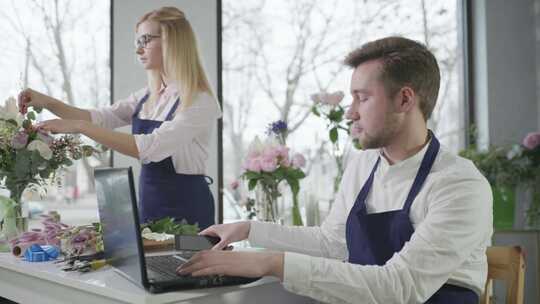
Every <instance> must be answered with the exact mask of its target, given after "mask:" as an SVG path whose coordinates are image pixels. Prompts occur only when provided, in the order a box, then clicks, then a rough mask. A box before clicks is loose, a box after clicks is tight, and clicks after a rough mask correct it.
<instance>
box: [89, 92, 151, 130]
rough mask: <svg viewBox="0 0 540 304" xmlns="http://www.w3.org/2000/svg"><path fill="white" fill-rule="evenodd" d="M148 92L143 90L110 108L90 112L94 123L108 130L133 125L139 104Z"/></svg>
mask: <svg viewBox="0 0 540 304" xmlns="http://www.w3.org/2000/svg"><path fill="white" fill-rule="evenodd" d="M146 92H147V89H141V90H139V91H137V92H135V93H132V94H131V95H129V96H128V97H127V98H125V99H121V100H118V101H116V102H115V103H113V104H112V105H110V106H107V107H102V108H98V109H90V110H88V111H89V112H90V117H91V120H92V123H93V124H96V125H98V126H100V127H103V128H107V129H116V128H120V127H123V126H127V125H129V124H131V120H132V116H133V113H134V112H135V108H136V107H137V103H138V102H139V100H140V99H141V98H142V97H143V96H144V95H145V94H146Z"/></svg>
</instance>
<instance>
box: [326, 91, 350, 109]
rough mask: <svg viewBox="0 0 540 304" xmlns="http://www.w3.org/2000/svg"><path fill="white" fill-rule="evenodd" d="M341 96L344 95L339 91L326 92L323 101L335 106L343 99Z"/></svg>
mask: <svg viewBox="0 0 540 304" xmlns="http://www.w3.org/2000/svg"><path fill="white" fill-rule="evenodd" d="M343 97H345V95H344V94H343V92H341V91H337V92H334V93H331V94H326V96H325V98H324V99H323V103H326V104H328V105H331V106H337V105H339V104H340V103H341V101H342V100H343Z"/></svg>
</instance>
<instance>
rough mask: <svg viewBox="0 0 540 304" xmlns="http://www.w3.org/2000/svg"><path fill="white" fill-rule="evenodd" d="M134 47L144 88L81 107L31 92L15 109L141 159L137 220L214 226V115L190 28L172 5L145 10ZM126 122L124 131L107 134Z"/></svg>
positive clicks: (59, 130)
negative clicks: (41, 112)
mask: <svg viewBox="0 0 540 304" xmlns="http://www.w3.org/2000/svg"><path fill="white" fill-rule="evenodd" d="M135 31H136V39H135V48H136V54H137V56H138V59H139V61H140V63H141V64H142V66H143V67H144V69H145V70H146V71H147V75H148V86H147V87H146V88H144V89H141V90H139V91H137V92H135V93H133V94H131V96H129V97H128V98H127V99H124V100H120V101H118V102H116V103H114V104H113V105H112V106H109V107H105V108H101V109H93V110H85V109H80V108H76V107H73V106H70V105H67V104H65V103H63V102H61V101H59V100H56V99H54V98H52V97H49V96H46V95H43V94H41V93H39V92H36V91H34V90H31V89H26V90H24V91H22V92H21V93H20V94H19V108H20V109H21V112H23V113H25V112H26V110H27V108H28V107H30V106H33V107H42V108H45V109H47V110H49V111H51V112H52V113H54V114H56V115H57V116H59V117H60V118H61V119H53V120H48V121H44V122H42V123H41V124H40V128H42V129H44V130H46V131H50V132H52V133H81V134H84V135H86V136H88V137H90V138H92V139H93V140H95V141H96V142H98V143H101V144H103V145H105V146H107V147H109V148H111V149H113V150H115V151H118V152H120V153H122V154H125V155H128V156H132V157H135V158H137V159H139V160H140V161H141V162H142V169H141V176H140V180H139V200H140V203H139V206H140V216H141V221H142V222H148V221H150V220H155V219H159V218H163V217H167V216H169V217H174V218H175V219H177V220H181V219H186V220H187V221H188V223H190V224H194V223H198V224H199V227H201V228H206V227H208V226H210V225H212V224H213V223H214V200H213V198H212V194H211V192H210V189H209V187H208V183H207V181H206V178H205V176H204V172H205V169H206V160H207V158H208V153H209V152H208V149H209V140H210V136H211V132H212V128H213V125H214V124H215V122H216V119H218V118H220V117H221V110H220V107H219V105H218V103H217V101H216V99H215V98H214V97H213V94H212V91H211V88H210V85H209V83H208V79H207V77H206V75H205V72H204V70H203V68H202V65H201V62H200V58H199V53H198V50H197V44H196V39H195V35H194V33H193V30H192V28H191V26H190V24H189V22H188V20H187V19H186V17H185V15H184V13H183V12H182V11H180V10H178V9H177V8H174V7H162V8H160V9H158V10H155V11H151V12H149V13H147V14H145V15H144V16H142V18H141V19H140V21H139V22H138V23H137V25H136V26H135ZM129 124H131V125H132V133H133V135H130V134H125V133H120V132H115V131H113V130H112V129H115V128H118V127H121V126H125V125H129Z"/></svg>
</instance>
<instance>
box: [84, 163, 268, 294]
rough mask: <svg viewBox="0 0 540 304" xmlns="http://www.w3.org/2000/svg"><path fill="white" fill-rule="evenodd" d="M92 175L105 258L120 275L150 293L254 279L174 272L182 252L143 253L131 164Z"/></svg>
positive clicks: (231, 283)
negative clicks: (195, 275) (128, 166)
mask: <svg viewBox="0 0 540 304" xmlns="http://www.w3.org/2000/svg"><path fill="white" fill-rule="evenodd" d="M94 176H95V181H96V194H97V201H98V209H99V217H100V221H101V224H102V227H103V243H104V248H105V258H106V259H107V261H108V263H109V264H110V265H112V266H113V267H114V268H115V270H116V271H117V272H118V273H120V274H121V275H123V276H125V277H126V278H128V279H129V280H131V281H133V282H134V283H136V284H137V285H139V286H142V287H143V288H145V289H147V290H148V291H149V292H151V293H160V292H166V291H172V290H181V289H193V288H206V287H215V286H227V285H238V284H247V283H251V282H253V281H255V280H257V279H258V278H244V277H232V276H205V277H192V276H190V275H187V276H186V275H184V276H180V275H177V274H176V272H175V270H176V268H177V267H178V266H180V265H182V264H183V263H185V262H186V261H187V260H188V258H189V256H186V255H185V253H182V252H174V251H169V252H165V253H161V254H156V253H147V254H145V252H144V249H143V245H142V238H141V234H140V223H139V216H138V214H139V212H138V208H137V201H136V197H135V187H134V183H133V172H132V170H131V167H130V168H106V169H95V172H94Z"/></svg>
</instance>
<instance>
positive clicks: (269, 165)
mask: <svg viewBox="0 0 540 304" xmlns="http://www.w3.org/2000/svg"><path fill="white" fill-rule="evenodd" d="M277 165H278V164H277V159H276V158H275V157H263V158H262V160H261V170H262V171H264V172H274V171H275V170H276V169H277Z"/></svg>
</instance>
